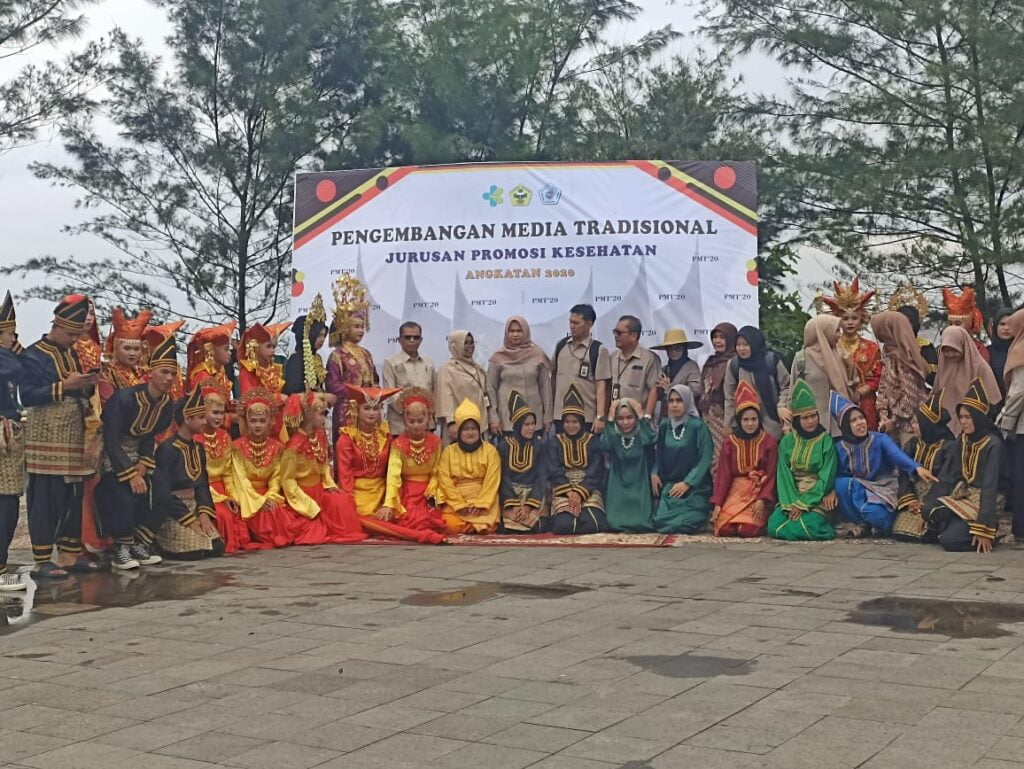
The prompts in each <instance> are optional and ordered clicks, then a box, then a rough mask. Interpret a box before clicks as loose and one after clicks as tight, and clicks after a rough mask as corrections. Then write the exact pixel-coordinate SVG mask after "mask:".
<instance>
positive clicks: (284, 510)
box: [245, 483, 305, 548]
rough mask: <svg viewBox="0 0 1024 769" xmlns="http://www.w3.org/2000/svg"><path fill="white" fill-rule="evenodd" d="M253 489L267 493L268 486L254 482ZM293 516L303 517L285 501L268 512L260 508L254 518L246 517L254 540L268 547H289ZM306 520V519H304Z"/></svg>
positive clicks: (260, 492) (258, 492) (250, 534)
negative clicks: (289, 507)
mask: <svg viewBox="0 0 1024 769" xmlns="http://www.w3.org/2000/svg"><path fill="white" fill-rule="evenodd" d="M253 489H254V491H255V492H256V493H257V494H266V493H267V487H266V486H265V485H260V484H257V483H253ZM293 518H301V516H297V515H296V514H295V513H294V512H292V511H291V510H289V509H288V507H287V506H286V505H285V503H284V502H283V501H279V502H278V503H277V506H276V507H275V508H274V509H273V510H271V511H270V512H267V511H266V510H260V511H259V512H257V513H256V515H254V516H253V517H252V518H247V519H246V521H245V522H246V524H247V525H248V526H249V536H250V537H251V538H252V540H253V541H254V542H259V543H261V544H263V545H265V546H266V547H268V548H271V547H287V546H288V545H290V544H292V528H294V527H293V520H292V519H293ZM303 520H305V519H303Z"/></svg>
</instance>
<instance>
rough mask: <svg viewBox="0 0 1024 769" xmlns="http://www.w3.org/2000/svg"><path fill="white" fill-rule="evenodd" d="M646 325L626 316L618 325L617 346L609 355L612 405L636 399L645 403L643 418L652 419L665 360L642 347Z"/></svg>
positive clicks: (614, 332) (630, 316)
mask: <svg viewBox="0 0 1024 769" xmlns="http://www.w3.org/2000/svg"><path fill="white" fill-rule="evenodd" d="M642 331H643V325H641V323H640V319H639V318H637V317H636V316H633V315H623V316H622V317H621V318H619V322H618V323H616V324H615V329H614V330H613V331H612V333H613V334H614V335H615V347H616V349H615V350H613V351H612V354H611V355H610V356H609V358H610V363H611V369H612V402H613V403H615V402H617V401H619V400H621V399H622V398H632V399H633V400H635V401H636V402H637V403H639V404H641V405H642V406H643V409H644V413H643V416H644V417H645V418H648V419H649V418H650V417H651V416H652V415H653V414H654V406H655V404H656V403H657V402H658V378H659V377H660V376H661V361H660V360H658V356H657V355H655V354H654V353H653V352H651V351H650V350H648V349H647V348H646V347H642V346H641V345H640V334H641V332H642Z"/></svg>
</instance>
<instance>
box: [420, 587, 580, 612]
mask: <svg viewBox="0 0 1024 769" xmlns="http://www.w3.org/2000/svg"><path fill="white" fill-rule="evenodd" d="M587 590H589V588H585V587H576V586H575V585H517V584H514V583H511V582H478V583H477V584H475V585H470V586H469V587H460V588H457V589H455V590H435V591H425V592H421V593H413V594H412V595H408V596H406V597H405V598H403V599H402V600H401V601H400V603H403V604H405V605H406V606H472V605H473V604H477V603H481V602H482V601H489V600H490V599H491V598H497V597H498V596H509V595H511V596H523V597H525V598H565V597H566V596H569V595H575V594H576V593H582V592H585V591H587Z"/></svg>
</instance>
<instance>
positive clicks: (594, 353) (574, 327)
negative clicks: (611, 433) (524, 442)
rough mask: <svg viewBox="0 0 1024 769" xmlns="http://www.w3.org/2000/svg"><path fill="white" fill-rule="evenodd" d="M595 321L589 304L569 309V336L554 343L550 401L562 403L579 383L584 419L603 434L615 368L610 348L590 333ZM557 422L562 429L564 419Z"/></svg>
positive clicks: (592, 309) (595, 317)
mask: <svg viewBox="0 0 1024 769" xmlns="http://www.w3.org/2000/svg"><path fill="white" fill-rule="evenodd" d="M596 320H597V313H595V312H594V308H593V307H591V306H590V305H589V304H577V305H576V306H574V307H573V308H572V309H571V310H569V336H567V337H566V338H564V339H562V340H561V341H559V343H558V344H557V345H555V354H554V355H553V356H552V357H551V360H552V362H553V368H554V371H553V372H552V376H551V380H552V383H553V385H554V399H553V400H552V401H551V402H552V403H555V404H561V403H562V402H563V401H564V400H565V394H566V393H567V392H568V391H569V387H570V386H571V385H576V389H577V390H578V391H579V394H580V395H581V396H582V397H583V410H584V411H585V416H584V421H585V422H587V423H589V424H591V425H593V431H594V432H595V433H597V434H600V433H601V432H602V431H603V430H604V423H605V418H606V415H607V413H608V383H609V382H610V381H611V378H612V370H611V365H610V364H609V362H608V349H607V348H606V347H605V346H604V345H603V344H601V343H600V342H599V341H597V340H596V339H594V337H593V335H592V334H591V331H592V329H593V328H594V321H596ZM555 424H556V425H557V427H558V430H559V431H561V427H562V423H561V420H556V423H555Z"/></svg>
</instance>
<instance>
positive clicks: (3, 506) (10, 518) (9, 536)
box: [0, 494, 21, 574]
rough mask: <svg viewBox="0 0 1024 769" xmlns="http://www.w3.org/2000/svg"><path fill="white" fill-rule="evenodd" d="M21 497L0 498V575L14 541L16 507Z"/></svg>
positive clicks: (16, 516) (16, 517)
mask: <svg viewBox="0 0 1024 769" xmlns="http://www.w3.org/2000/svg"><path fill="white" fill-rule="evenodd" d="M19 504H21V497H15V496H11V495H8V494H5V495H3V496H0V574H3V573H4V569H5V567H6V566H7V551H8V549H10V547H11V542H13V541H14V530H15V529H16V528H17V527H18V505H19Z"/></svg>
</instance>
